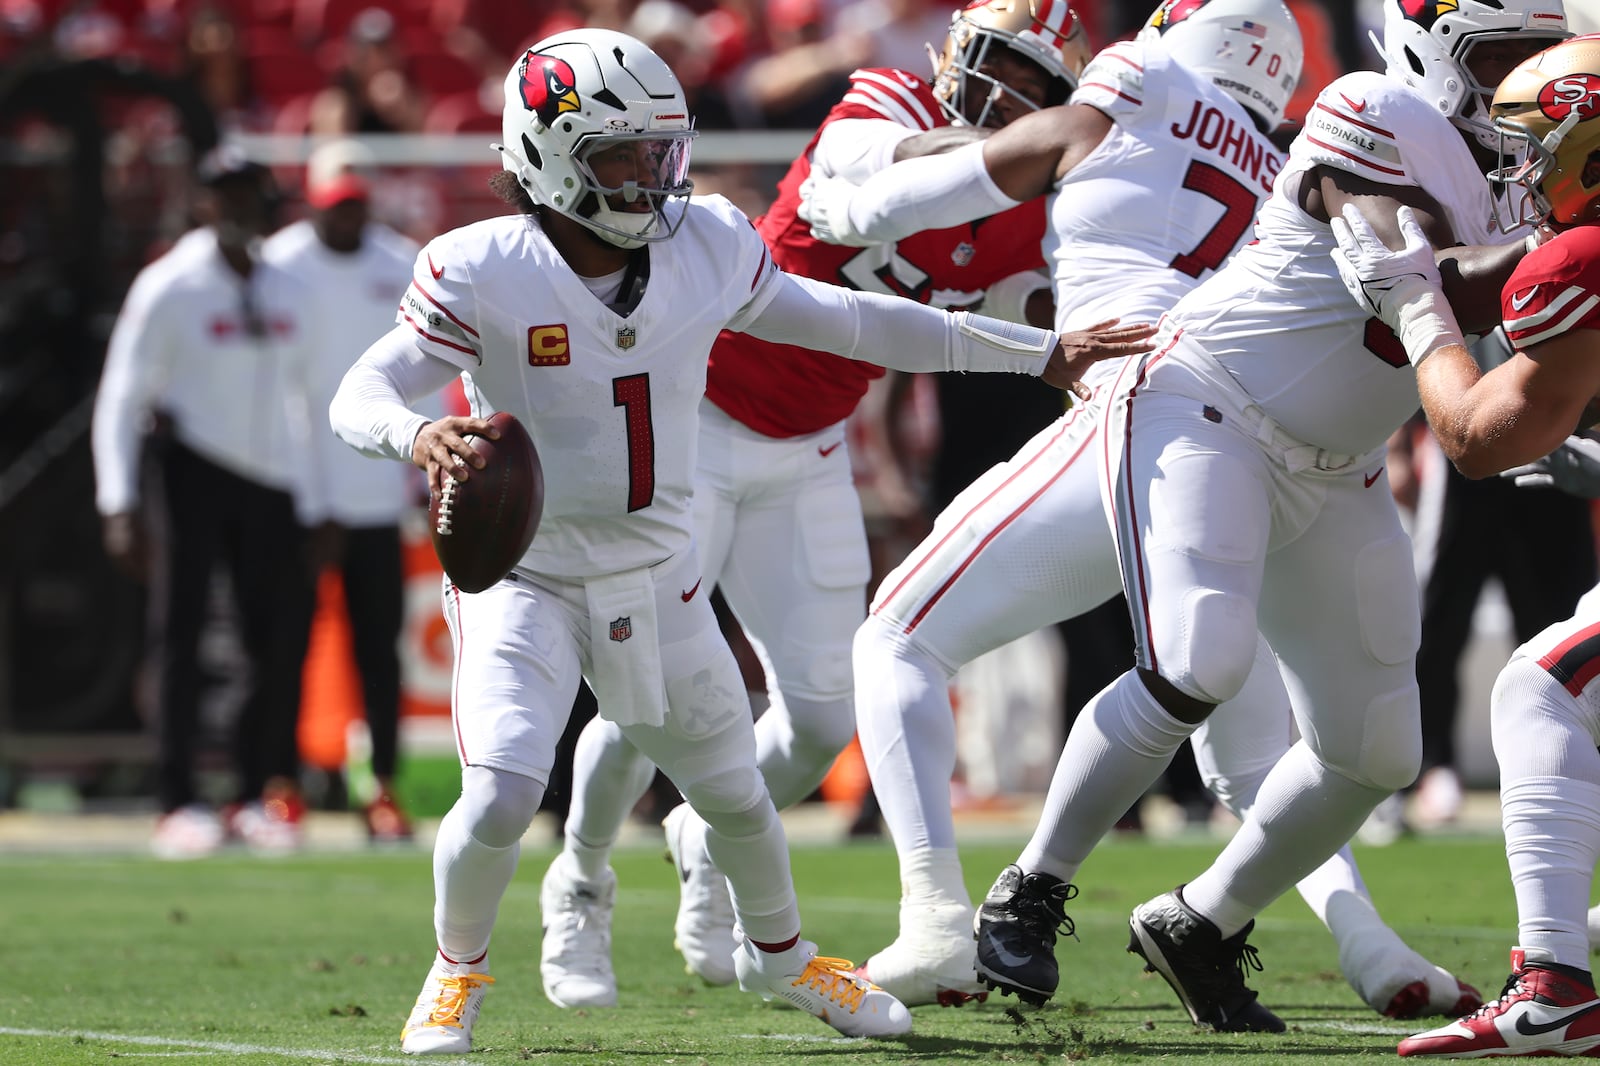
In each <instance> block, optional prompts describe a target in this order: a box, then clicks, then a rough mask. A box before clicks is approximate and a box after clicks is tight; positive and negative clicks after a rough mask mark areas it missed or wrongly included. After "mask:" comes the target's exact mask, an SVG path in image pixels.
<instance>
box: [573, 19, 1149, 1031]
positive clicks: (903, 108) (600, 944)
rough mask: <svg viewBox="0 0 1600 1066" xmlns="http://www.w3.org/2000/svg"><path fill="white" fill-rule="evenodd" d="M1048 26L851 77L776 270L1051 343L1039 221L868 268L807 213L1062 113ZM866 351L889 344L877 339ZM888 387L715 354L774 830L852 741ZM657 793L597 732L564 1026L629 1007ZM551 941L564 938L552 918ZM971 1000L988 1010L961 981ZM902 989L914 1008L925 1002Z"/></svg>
mask: <svg viewBox="0 0 1600 1066" xmlns="http://www.w3.org/2000/svg"><path fill="white" fill-rule="evenodd" d="M1047 6H1048V7H1049V11H1050V12H1053V22H1050V23H1043V22H1039V23H1036V22H1035V21H1034V20H1033V17H1032V16H1031V15H1030V14H1029V11H1028V8H1027V7H1026V5H1025V2H1024V0H988V2H986V3H980V4H977V5H974V6H972V7H969V8H965V9H963V10H960V11H958V12H956V14H955V16H954V18H953V20H952V23H951V29H950V37H949V40H948V41H947V42H946V43H945V47H944V52H943V53H942V55H941V57H940V59H939V61H938V64H937V71H936V74H935V78H934V83H933V85H932V86H930V85H929V84H928V83H927V82H926V81H924V80H923V79H922V78H919V77H917V76H916V75H914V74H911V73H908V72H906V71H904V70H895V69H890V68H869V69H863V70H858V71H856V72H855V73H854V75H853V76H852V81H851V85H850V89H849V91H848V92H846V93H845V94H844V96H843V98H842V99H841V100H840V101H839V102H838V103H837V104H835V105H834V107H833V110H832V111H831V112H830V113H829V115H828V117H827V119H826V120H825V121H824V122H823V124H822V126H821V127H820V128H819V129H818V131H817V133H816V135H815V136H813V137H812V139H811V143H810V144H809V145H807V147H806V150H805V151H804V152H803V153H801V155H800V157H799V158H798V159H796V160H795V162H794V164H793V165H792V166H791V167H790V168H789V172H788V174H787V175H786V176H785V177H784V179H783V181H782V182H781V183H780V184H779V186H778V197H777V200H776V201H775V202H774V204H773V206H772V208H771V209H770V210H769V211H768V212H767V213H766V214H765V215H764V216H762V217H761V218H759V219H757V220H756V230H757V232H758V233H760V235H761V236H762V237H763V238H764V239H765V241H766V243H767V245H768V247H770V248H771V249H772V250H773V252H772V254H773V259H774V260H775V261H776V262H777V264H778V266H779V267H780V268H781V269H784V270H787V271H789V272H790V273H793V274H796V275H799V276H802V277H808V278H814V279H816V280H818V281H830V282H835V283H839V284H844V285H848V286H850V287H852V288H855V289H860V290H863V291H869V292H878V293H884V294H894V295H900V296H906V297H909V298H911V299H915V300H918V301H920V302H922V303H928V304H931V305H933V306H935V307H945V308H953V309H959V308H968V307H979V306H981V307H982V308H983V310H984V311H985V312H986V313H988V314H992V315H995V316H997V317H1000V318H1005V319H1007V320H1009V321H1013V322H1025V321H1026V320H1027V318H1026V314H1025V305H1026V304H1027V303H1028V301H1029V299H1030V298H1031V297H1041V298H1043V304H1044V307H1043V313H1042V314H1041V316H1040V317H1041V318H1043V319H1045V324H1048V313H1049V299H1048V297H1049V293H1048V286H1049V279H1048V278H1047V277H1046V276H1045V275H1044V274H1043V273H1042V272H1041V270H1040V269H1038V268H1040V267H1042V266H1043V265H1044V264H1043V260H1042V258H1041V257H1040V252H1039V242H1040V240H1041V238H1042V237H1043V236H1044V211H1043V205H1042V204H1039V203H1035V204H1028V205H1024V206H1021V207H1018V208H1016V209H1015V210H1013V211H1008V212H1003V213H999V212H997V214H999V215H1001V217H996V218H992V219H984V220H982V222H981V224H973V225H970V226H967V225H964V226H961V227H959V228H957V229H947V230H941V231H937V232H925V233H919V234H913V235H909V236H908V238H907V239H905V240H902V241H900V242H899V243H895V242H888V243H884V244H878V245H874V246H872V247H868V248H843V247H840V246H838V245H831V244H823V243H821V242H819V241H817V240H816V239H815V238H813V237H812V236H811V234H810V231H809V228H808V227H807V225H806V223H805V222H804V221H802V220H801V219H800V218H799V217H798V216H797V215H796V213H795V210H796V208H797V207H798V206H799V202H800V194H799V187H800V184H801V182H803V181H804V180H805V179H806V178H807V176H808V175H809V174H811V173H812V172H813V171H817V172H822V173H828V174H835V175H845V176H849V177H851V178H854V179H855V180H858V181H859V180H865V179H866V178H867V177H869V176H870V175H872V174H873V173H874V172H876V171H879V170H882V169H883V168H885V167H887V166H889V165H890V164H891V163H892V162H893V161H894V160H895V159H897V158H906V157H909V156H912V155H918V154H922V153H925V152H929V151H942V150H948V149H949V148H950V147H953V146H954V145H956V144H958V143H962V142H965V141H970V140H971V139H972V138H973V137H974V136H976V135H977V134H978V131H980V130H985V129H996V128H999V127H1001V126H1004V125H1005V124H1006V123H1007V122H1009V121H1011V120H1013V119H1015V118H1016V117H1017V116H1019V115H1023V114H1027V113H1028V112H1030V111H1033V110H1036V109H1038V108H1039V107H1040V106H1044V105H1048V104H1052V103H1061V102H1062V101H1064V100H1065V99H1066V97H1067V93H1068V92H1070V91H1071V88H1072V86H1073V85H1074V84H1075V81H1076V74H1077V72H1078V71H1079V70H1080V69H1082V67H1083V64H1084V63H1085V62H1087V61H1088V58H1089V49H1088V44H1087V42H1086V41H1085V39H1084V34H1083V29H1082V27H1081V26H1079V24H1078V23H1077V20H1076V19H1075V17H1074V16H1073V14H1072V11H1071V9H1070V8H1068V6H1067V5H1066V4H1065V3H1064V2H1060V0H1058V2H1056V3H1054V4H1053V5H1052V4H1047ZM1038 302H1039V301H1035V303H1036V305H1037V303H1038ZM1152 317H1153V316H1152ZM874 343H875V344H877V345H880V346H885V347H886V346H890V345H894V344H895V343H896V342H895V341H894V340H892V339H891V335H888V334H879V335H878V337H877V338H875V339H874ZM883 373H884V371H883V369H882V368H881V367H878V366H875V365H872V364H870V363H861V362H852V361H850V360H848V359H842V358H840V357H839V356H837V355H832V354H829V353H827V352H819V351H813V350H810V349H807V348H804V347H800V346H795V345H789V344H779V343H774V342H771V341H766V340H762V339H758V338H756V337H754V336H751V335H749V334H745V333H734V332H724V333H723V334H722V336H721V337H720V338H718V340H717V343H716V344H715V345H714V346H713V347H712V349H711V360H710V366H709V368H708V370H707V378H706V399H705V401H704V402H703V403H702V404H701V408H700V444H699V457H698V467H697V469H696V471H695V487H694V521H695V543H696V544H697V545H698V546H699V550H700V557H701V572H702V573H703V574H704V576H705V587H706V588H707V590H709V589H710V588H711V586H712V585H713V584H716V585H720V587H721V588H722V592H723V595H724V596H725V597H726V599H727V601H728V604H729V606H730V607H732V609H733V611H734V613H735V614H736V615H737V616H738V619H739V622H740V624H741V625H742V626H743V627H744V630H745V633H746V634H747V635H748V636H749V638H750V641H751V644H752V646H753V647H754V648H755V649H756V651H757V654H758V657H759V658H760V660H761V663H762V665H763V667H764V668H765V672H766V680H767V692H768V693H769V695H770V698H771V704H770V706H769V707H768V708H767V710H766V712H765V713H764V714H763V715H762V716H761V718H760V719H759V720H758V721H757V722H756V727H755V733H756V756H757V764H758V766H759V767H760V769H761V773H762V777H763V778H764V779H765V781H766V785H767V791H768V792H769V793H770V794H771V795H772V801H773V803H774V804H775V805H776V806H777V807H778V808H779V809H780V810H782V809H784V808H786V807H789V806H792V805H793V804H795V803H798V802H800V801H801V800H803V799H805V798H806V797H807V796H809V795H810V794H811V793H812V792H813V791H815V789H816V787H817V785H818V784H819V783H820V782H821V780H822V778H823V776H824V775H825V774H826V773H827V772H828V768H829V767H830V766H831V765H832V764H833V760H834V759H835V758H836V757H837V756H838V754H839V752H840V750H841V749H843V748H844V746H845V745H846V744H848V743H849V742H850V738H851V737H852V736H853V735H854V734H855V714H854V710H853V708H852V701H851V674H850V638H851V634H852V633H854V632H855V628H856V626H858V625H860V624H861V619H862V617H863V615H864V613H865V610H866V585H867V579H868V571H869V565H868V552H867V538H866V531H865V529H864V528H863V523H862V514H861V502H860V498H859V496H858V495H857V493H856V490H855V488H854V486H853V485H852V483H851V464H850V456H849V454H848V451H847V448H846V444H845V429H844V421H845V419H846V418H847V417H849V415H850V413H851V412H852V411H853V410H854V409H855V408H856V406H857V404H858V403H859V402H860V400H861V398H862V396H863V394H864V393H865V392H866V391H867V386H868V384H869V383H870V382H871V381H873V380H874V379H877V378H880V377H882V376H883ZM960 380H965V375H963V376H962V379H960ZM1020 384H1026V385H1033V386H1035V387H1037V388H1039V389H1041V390H1044V391H1046V392H1049V391H1050V390H1048V389H1047V388H1046V387H1045V386H1044V385H1042V384H1039V383H1037V382H1021V383H1020ZM1055 396H1056V401H1055V402H1056V403H1057V404H1059V403H1060V394H1059V393H1056V394H1055ZM652 773H653V769H652V767H651V766H650V764H649V762H648V761H647V760H645V759H644V758H643V757H642V756H641V755H640V754H639V753H638V752H637V751H636V750H634V749H633V747H632V746H631V745H629V744H628V742H627V740H626V739H625V738H624V737H623V735H622V731H621V729H620V728H619V727H618V726H617V725H616V724H615V723H613V722H608V721H606V720H605V719H604V718H603V717H602V718H597V719H595V720H594V721H593V722H591V723H590V724H589V726H588V728H587V729H586V730H585V731H584V735H583V737H582V739H581V740H580V742H579V746H578V749H577V756H576V759H575V766H574V777H575V780H576V782H577V786H578V787H577V788H576V789H575V799H574V803H573V807H572V813H571V815H570V816H569V818H568V819H567V826H566V840H565V846H564V851H563V854H562V855H561V856H558V857H557V859H556V860H555V862H553V863H552V864H551V866H550V871H549V873H547V874H546V876H545V892H544V896H545V899H546V900H548V901H552V902H555V901H559V900H562V899H566V900H569V901H572V903H573V905H574V906H578V907H581V908H582V911H583V913H581V914H578V913H575V914H571V915H564V916H563V918H562V919H561V927H562V928H563V929H567V930H570V936H563V937H557V936H554V935H551V933H550V932H547V933H546V936H545V940H544V963H543V970H544V985H545V994H546V995H548V996H549V997H550V999H551V1001H552V1002H554V1003H556V1004H557V1005H558V1006H563V1007H581V1006H597V1005H604V1006H610V1005H612V1004H615V1003H616V998H617V989H616V977H615V975H614V974H613V972H612V967H611V958H610V941H611V936H610V927H611V914H610V910H609V899H610V897H609V896H608V895H605V894H604V893H601V892H599V891H598V889H599V887H600V886H602V885H603V884H605V883H606V882H608V881H609V880H610V879H611V877H612V874H611V872H610V867H609V865H608V860H609V855H610V850H611V846H612V844H613V843H614V842H615V841H616V837H617V833H618V831H619V829H620V828H621V825H622V822H623V820H624V818H625V817H626V815H627V813H628V812H629V811H630V810H632V809H633V806H634V804H635V803H636V802H637V801H638V799H639V797H640V796H641V795H642V794H643V791H644V789H645V788H646V787H647V786H648V784H649V782H650V778H651V775H652ZM664 824H665V827H666V830H667V846H668V848H669V849H670V854H671V857H672V859H673V861H674V863H675V865H676V866H677V869H678V874H679V878H680V881H681V885H680V891H681V893H682V895H681V898H680V904H679V910H678V917H677V922H676V924H675V926H674V933H675V938H676V941H677V946H678V949H679V950H680V951H681V952H682V953H683V955H684V959H685V961H686V962H687V964H688V969H689V972H691V973H694V974H697V975H698V976H700V977H702V978H703V979H705V980H706V981H708V982H710V983H711V984H717V985H724V984H728V983H730V982H732V981H733V980H734V972H733V952H734V948H735V946H736V941H735V940H734V931H733V909H732V906H731V904H730V903H729V900H728V887H727V880H726V878H724V877H723V875H722V873H721V872H720V871H719V870H718V869H717V867H716V865H715V864H714V863H713V862H712V860H711V857H710V854H709V852H708V851H707V847H706V829H707V826H706V823H705V821H704V820H702V819H701V818H699V817H698V816H696V815H695V814H694V812H693V811H692V810H690V809H689V807H688V805H687V804H682V805H679V806H678V807H677V808H676V809H674V810H673V811H672V812H671V813H670V814H669V815H668V816H667V818H666V821H665V823H664ZM545 921H546V925H547V926H550V925H551V924H552V922H553V921H554V918H553V916H552V915H551V914H550V913H549V911H548V909H547V912H546V915H545ZM874 979H876V975H874ZM880 983H882V982H881V981H880ZM886 987H887V986H886ZM962 987H963V989H965V990H966V991H971V992H976V991H978V988H977V986H976V985H975V984H973V982H972V981H971V979H970V975H969V979H968V980H967V981H966V982H965V983H964V985H963V986H962ZM891 990H892V991H895V993H896V995H897V996H900V998H901V999H902V1001H903V1002H905V1003H907V1005H915V1004H916V1003H920V1002H926V1001H927V1000H925V999H919V998H913V999H906V998H905V997H904V996H903V995H902V994H901V993H900V992H899V991H898V990H894V989H891Z"/></svg>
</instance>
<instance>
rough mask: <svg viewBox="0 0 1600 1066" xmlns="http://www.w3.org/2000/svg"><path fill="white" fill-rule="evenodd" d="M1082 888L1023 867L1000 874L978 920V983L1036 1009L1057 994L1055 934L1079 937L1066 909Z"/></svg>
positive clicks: (974, 925) (1058, 976) (974, 929)
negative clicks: (1031, 872)
mask: <svg viewBox="0 0 1600 1066" xmlns="http://www.w3.org/2000/svg"><path fill="white" fill-rule="evenodd" d="M1077 894H1078V889H1077V888H1076V887H1075V886H1073V885H1069V884H1068V883H1067V882H1065V881H1063V880H1061V879H1060V878H1059V877H1052V876H1051V875H1050V874H1024V873H1023V872H1022V868H1021V867H1020V866H1016V865H1011V866H1007V867H1006V868H1005V869H1004V870H1002V871H1000V876H999V878H998V879H997V880H996V881H995V883H994V887H993V888H991V889H989V895H988V896H987V897H985V899H984V901H983V905H982V906H980V907H979V908H978V913H977V916H976V917H975V918H974V919H973V923H972V932H973V935H974V936H975V937H976V938H977V941H978V961H977V963H976V965H975V966H974V969H976V970H977V973H978V980H979V981H980V982H981V983H982V984H984V985H985V986H987V987H989V988H993V989H998V990H999V991H1000V992H1001V993H1002V994H1006V995H1009V994H1010V993H1013V992H1015V993H1016V995H1017V998H1018V999H1020V1000H1022V1001H1023V1002H1024V1003H1031V1004H1032V1005H1033V1006H1035V1007H1042V1006H1044V1003H1045V1000H1047V999H1049V998H1050V997H1051V996H1053V995H1055V994H1056V985H1057V984H1058V983H1059V982H1060V979H1061V974H1060V970H1059V969H1058V968H1057V967H1056V956H1055V946H1056V933H1057V931H1060V932H1063V933H1065V934H1066V935H1067V936H1076V935H1077V934H1076V933H1074V932H1073V929H1072V919H1071V918H1068V917H1067V915H1066V911H1065V910H1064V909H1063V908H1064V907H1065V906H1066V903H1067V901H1068V900H1070V899H1072V897H1074V896H1076V895H1077Z"/></svg>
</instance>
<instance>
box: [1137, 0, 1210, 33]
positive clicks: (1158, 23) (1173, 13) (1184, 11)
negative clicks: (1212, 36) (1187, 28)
mask: <svg viewBox="0 0 1600 1066" xmlns="http://www.w3.org/2000/svg"><path fill="white" fill-rule="evenodd" d="M1209 2H1210V0H1167V2H1166V3H1164V4H1162V5H1161V6H1160V7H1158V8H1156V13H1155V14H1154V15H1151V16H1150V25H1151V26H1153V27H1155V29H1156V32H1158V33H1166V32H1167V30H1169V29H1171V28H1172V27H1173V26H1176V25H1177V24H1178V23H1180V22H1182V21H1183V20H1184V19H1186V18H1188V17H1189V16H1190V15H1192V14H1194V13H1195V12H1196V11H1199V10H1200V9H1201V8H1203V7H1205V6H1206V4H1207V3H1209Z"/></svg>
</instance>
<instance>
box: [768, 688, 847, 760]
mask: <svg viewBox="0 0 1600 1066" xmlns="http://www.w3.org/2000/svg"><path fill="white" fill-rule="evenodd" d="M783 707H784V710H785V712H786V713H787V714H788V716H789V729H790V731H791V732H792V733H793V734H794V741H795V746H796V747H799V748H803V749H805V751H807V752H810V753H815V754H816V755H818V756H819V757H820V758H823V759H827V760H828V761H829V762H831V761H832V760H833V758H834V756H836V755H838V754H839V753H840V752H841V751H843V750H844V748H845V745H846V744H849V743H850V739H851V738H852V737H854V736H855V735H856V712H855V704H854V703H853V702H852V701H851V699H850V698H849V697H848V696H846V697H844V698H843V699H837V700H808V699H800V698H797V697H790V696H787V695H786V696H784V698H783ZM769 713H770V712H769Z"/></svg>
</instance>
